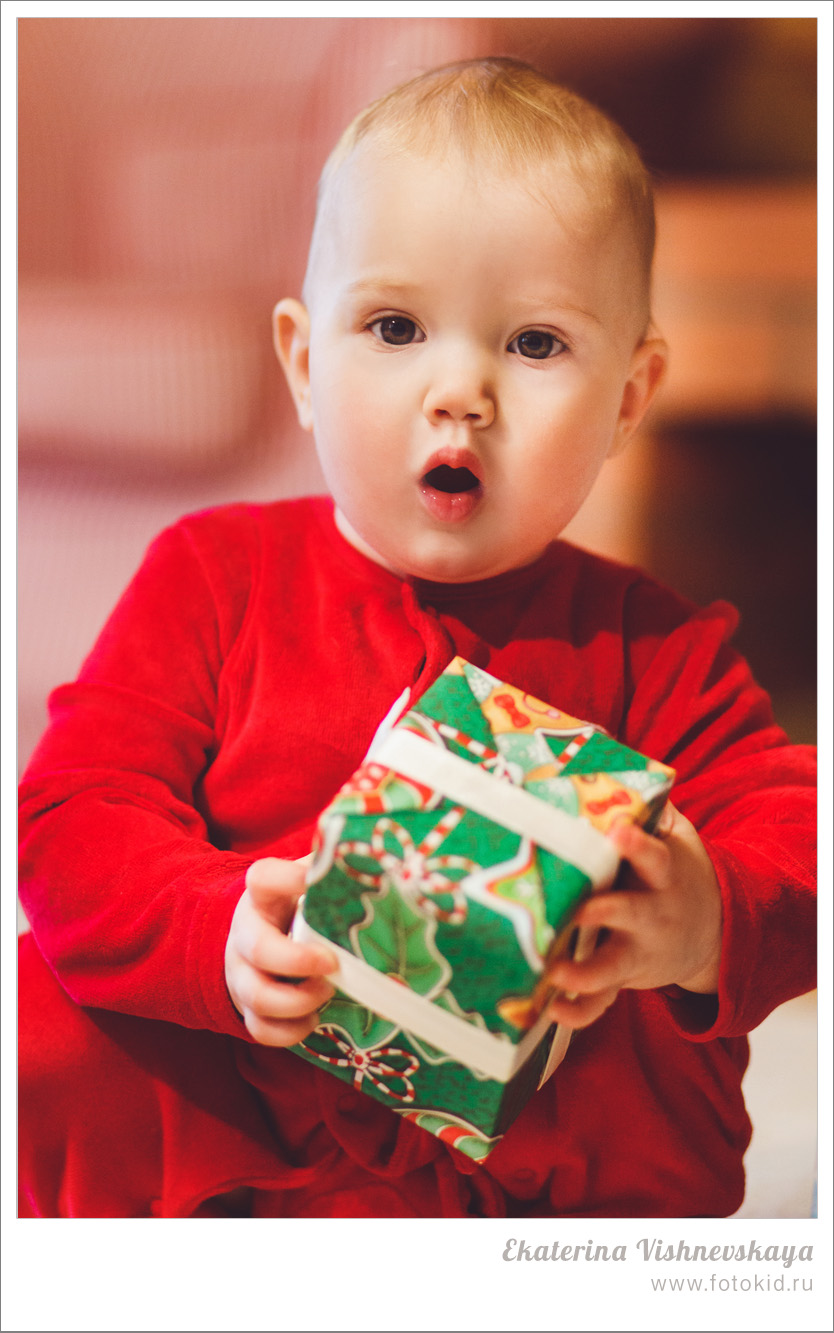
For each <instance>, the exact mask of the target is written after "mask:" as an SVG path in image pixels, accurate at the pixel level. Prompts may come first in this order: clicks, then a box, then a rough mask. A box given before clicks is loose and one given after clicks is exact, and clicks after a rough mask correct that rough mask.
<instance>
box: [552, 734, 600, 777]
mask: <svg viewBox="0 0 834 1333" xmlns="http://www.w3.org/2000/svg"><path fill="white" fill-rule="evenodd" d="M597 730H598V728H597V727H585V728H584V730H583V731H580V733H579V735H578V736H574V738H573V740H571V741H569V742H568V744H567V745H566V746H565V748H564V750H562V751H560V753H559V754H558V755H557V756H556V768H557V772H560V771H561V770H562V769H563V768H565V766H566V765H567V764H569V763H570V761H571V759H575V758H576V756H577V755H578V754H579V751H580V750H581V749H582V747H583V745H587V743H588V741H589V740H590V739H591V737H592V736H594V735H596V732H597Z"/></svg>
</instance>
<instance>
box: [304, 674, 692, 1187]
mask: <svg viewBox="0 0 834 1333" xmlns="http://www.w3.org/2000/svg"><path fill="white" fill-rule="evenodd" d="M673 780H674V772H673V770H672V769H670V768H668V767H666V766H665V765H663V764H660V763H658V762H656V761H655V760H652V759H648V758H646V757H645V756H644V755H641V754H639V753H637V752H636V751H634V750H630V749H628V748H627V747H626V746H624V745H621V744H619V742H617V741H615V740H613V739H612V738H611V737H610V736H609V735H608V734H607V733H606V732H605V731H604V730H603V729H602V728H600V727H598V726H595V725H593V724H591V723H587V722H583V721H581V720H579V719H577V718H574V717H571V716H569V715H568V714H566V713H564V712H562V711H561V710H560V709H559V708H557V707H553V706H551V705H550V704H546V703H542V702H541V701H540V700H538V699H534V698H532V697H531V696H530V695H528V694H525V693H524V692H523V691H521V690H519V689H517V688H515V687H514V686H512V685H508V684H506V683H504V682H503V681H500V680H497V679H496V678H495V677H494V676H491V675H490V674H489V673H487V672H486V671H482V670H480V669H479V668H478V667H475V666H473V665H472V664H471V663H469V662H465V661H463V659H461V658H455V659H454V660H453V661H452V662H451V663H450V665H449V666H448V667H447V669H446V671H444V673H443V675H442V676H440V677H439V678H438V679H437V680H436V681H435V682H434V684H433V685H432V686H431V687H430V688H429V689H428V690H427V691H426V692H425V694H423V695H422V696H421V697H420V698H419V699H418V700H417V701H416V702H415V703H413V704H412V706H411V707H410V708H409V709H408V711H406V712H405V713H404V715H403V716H401V717H400V718H399V720H398V721H397V722H396V723H394V724H391V725H386V726H385V727H383V728H381V729H380V732H378V734H377V737H376V738H375V740H374V743H373V745H372V746H371V749H370V751H369V753H368V756H367V758H366V760H365V762H364V763H363V764H362V765H361V767H360V768H359V769H358V770H357V772H356V773H355V774H354V775H353V776H352V777H351V778H350V779H349V781H348V782H347V783H346V784H345V786H344V787H343V788H342V789H341V790H340V791H339V792H338V793H337V795H336V796H335V798H334V800H333V801H332V802H331V804H330V805H329V806H328V807H327V809H326V810H325V811H324V813H323V814H322V815H321V817H320V819H319V822H318V827H317V831H316V839H315V844H314V849H313V859H312V862H311V864H310V866H309V868H308V872H307V879H306V891H305V896H304V898H303V900H302V903H301V905H300V907H299V912H298V914H297V916H296V921H295V923H294V926H293V935H294V937H295V938H299V939H307V940H319V941H324V942H326V944H327V946H328V947H329V948H330V949H331V951H332V952H333V953H334V954H335V955H336V957H337V958H338V963H339V967H338V972H337V973H334V974H333V975H332V978H331V979H332V980H333V982H334V984H335V985H336V986H337V988H338V989H337V991H336V994H335V995H334V996H333V998H332V999H331V1000H330V1001H329V1002H328V1003H327V1004H326V1005H325V1006H324V1007H323V1009H322V1010H321V1013H320V1024H319V1026H318V1027H317V1028H316V1030H315V1031H314V1032H312V1033H311V1034H310V1035H309V1036H308V1037H307V1038H305V1040H304V1041H303V1042H301V1043H300V1044H298V1045H296V1046H294V1047H293V1048H292V1049H293V1050H294V1051H295V1052H296V1053H297V1054H299V1055H300V1056H302V1057H303V1058H304V1059H306V1060H310V1061H312V1062H313V1063H315V1064H317V1065H319V1066H320V1067H321V1068H324V1069H327V1070H329V1071H330V1072H331V1073H332V1074H333V1075H335V1077H337V1078H340V1079H342V1080H343V1081H344V1082H345V1083H348V1084H350V1085H352V1086H353V1087H354V1088H356V1089H359V1090H360V1091H362V1092H364V1093H367V1094H368V1095H369V1096H371V1097H374V1098H376V1099H377V1100H378V1101H380V1102H382V1103H383V1104H384V1105H386V1106H388V1107H390V1108H391V1109H392V1110H393V1111H396V1112H397V1113H398V1114H400V1115H403V1116H405V1117H406V1118H408V1119H409V1120H412V1121H413V1122H414V1123H415V1124H417V1125H419V1126H421V1127H422V1128H424V1129H426V1130H428V1131H429V1132H431V1133H433V1134H436V1135H438V1136H439V1137H440V1138H442V1139H443V1140H445V1141H446V1142H447V1143H451V1144H453V1145H454V1146H455V1147H456V1148H458V1149H459V1150H460V1151H462V1152H464V1153H466V1154H467V1155H468V1156H470V1157H472V1158H474V1159H475V1160H478V1161H480V1160H483V1159H484V1158H485V1157H486V1156H487V1155H488V1154H489V1153H490V1152H491V1151H492V1149H493V1148H494V1146H495V1144H496V1143H497V1142H498V1141H499V1139H500V1138H501V1136H502V1135H503V1134H504V1133H505V1131H506V1129H507V1128H508V1127H509V1125H510V1124H511V1123H512V1121H513V1120H514V1119H515V1117H516V1116H517V1115H518V1113H519V1112H520V1111H521V1109H522V1107H523V1106H524V1104H525V1103H526V1101H527V1100H528V1099H529V1098H530V1097H531V1096H532V1095H533V1094H534V1093H535V1091H536V1090H537V1088H539V1087H540V1086H541V1085H542V1083H543V1082H544V1081H545V1080H546V1079H547V1078H548V1077H549V1076H550V1074H551V1073H552V1072H553V1070H554V1069H555V1068H556V1066H557V1065H558V1063H559V1061H560V1060H561V1058H562V1057H563V1056H564V1053H565V1050H566V1048H567V1043H568V1038H569V1034H568V1033H567V1032H565V1031H564V1030H560V1029H558V1028H556V1027H554V1025H553V1024H552V1023H551V1022H550V1021H549V1019H548V1016H547V1005H548V1001H549V1000H550V999H551V998H552V994H553V992H552V988H550V987H549V984H548V982H547V979H546V969H547V966H548V964H549V963H550V962H552V961H553V959H554V958H555V957H556V956H557V955H558V954H559V953H560V952H562V951H565V952H571V953H572V954H573V956H575V957H576V956H584V955H585V954H587V953H588V952H589V951H590V949H592V947H593V937H592V935H591V934H589V933H588V932H586V931H577V930H576V929H575V928H574V927H573V925H572V920H573V916H574V913H575V912H576V909H577V907H578V906H579V905H580V903H582V902H583V901H584V900H585V898H586V897H587V896H588V895H589V894H590V893H592V892H594V891H598V890H600V889H604V888H608V887H610V886H611V885H612V884H613V882H614V879H615V875H616V872H617V869H618V855H617V852H616V849H615V847H614V845H613V843H612V842H611V841H610V839H609V838H607V837H606V833H607V832H608V831H609V830H610V829H611V827H612V826H613V825H614V824H615V823H616V822H617V821H619V820H629V821H633V822H635V823H638V824H640V825H642V826H644V827H647V828H651V826H652V823H653V821H654V820H655V819H656V818H657V816H658V814H659V813H660V810H661V809H662V807H663V804H664V802H665V800H666V798H667V796H668V793H669V790H670V788H671V786H672V782H673Z"/></svg>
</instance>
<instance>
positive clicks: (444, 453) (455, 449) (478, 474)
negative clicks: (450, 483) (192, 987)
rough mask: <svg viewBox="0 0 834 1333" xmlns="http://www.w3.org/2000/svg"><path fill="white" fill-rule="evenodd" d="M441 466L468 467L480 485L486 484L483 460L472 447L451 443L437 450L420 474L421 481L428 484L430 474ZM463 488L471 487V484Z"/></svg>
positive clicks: (456, 468)
mask: <svg viewBox="0 0 834 1333" xmlns="http://www.w3.org/2000/svg"><path fill="white" fill-rule="evenodd" d="M439 467H447V468H453V469H455V470H458V469H460V470H462V469H464V468H466V469H467V470H468V471H469V472H471V473H472V475H473V477H474V478H475V480H476V481H477V482H478V484H479V485H480V486H483V484H484V469H483V465H482V463H481V460H480V459H479V457H478V455H477V454H476V453H475V452H474V451H473V450H472V449H467V448H466V447H465V446H459V445H454V444H449V445H444V446H443V448H441V449H437V450H435V452H434V453H433V454H432V456H431V458H430V459H429V460H428V462H427V464H426V466H425V468H424V469H423V471H422V473H421V475H420V481H421V482H423V483H424V484H426V482H427V478H428V476H429V474H430V473H431V472H434V470H435V469H436V468H439ZM429 484H430V483H429ZM463 489H467V490H468V489H471V484H470V485H469V486H466V487H464V488H463Z"/></svg>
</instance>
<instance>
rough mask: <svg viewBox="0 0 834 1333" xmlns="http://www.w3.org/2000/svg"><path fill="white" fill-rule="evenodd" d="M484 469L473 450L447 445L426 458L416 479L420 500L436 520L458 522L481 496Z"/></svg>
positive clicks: (466, 515) (471, 512) (469, 511)
mask: <svg viewBox="0 0 834 1333" xmlns="http://www.w3.org/2000/svg"><path fill="white" fill-rule="evenodd" d="M483 478H484V470H483V467H482V464H481V461H480V459H479V458H478V455H477V454H476V453H474V451H473V450H472V449H467V448H465V447H464V448H456V447H455V446H454V445H446V446H444V447H443V448H441V449H437V450H436V451H435V452H434V453H433V454H432V455H431V457H430V458H429V460H428V462H427V464H426V467H425V469H424V471H423V472H422V474H421V476H420V478H419V489H420V499H421V501H422V503H423V505H424V506H425V508H426V510H427V512H428V513H429V514H430V515H431V517H432V519H434V520H435V521H436V522H438V523H442V524H447V523H461V522H463V521H464V520H465V519H467V518H469V517H470V515H472V514H474V513H475V511H476V510H477V509H478V507H479V506H480V504H481V501H482V500H483V498H484V481H483Z"/></svg>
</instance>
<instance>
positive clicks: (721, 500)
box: [18, 17, 816, 1217]
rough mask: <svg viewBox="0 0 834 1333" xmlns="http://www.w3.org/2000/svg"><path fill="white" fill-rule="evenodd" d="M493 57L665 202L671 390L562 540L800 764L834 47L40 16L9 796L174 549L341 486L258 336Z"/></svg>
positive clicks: (21, 394) (763, 31)
mask: <svg viewBox="0 0 834 1333" xmlns="http://www.w3.org/2000/svg"><path fill="white" fill-rule="evenodd" d="M486 54H500V55H513V56H519V57H521V58H522V59H526V60H528V61H530V62H531V63H533V64H535V65H536V66H538V68H540V69H541V70H543V71H544V72H545V73H547V74H549V75H551V76H552V77H554V78H556V79H559V80H561V81H563V82H565V83H567V84H569V85H570V86H572V87H574V88H575V89H576V90H577V91H579V92H581V93H583V94H584V95H586V96H587V97H589V98H590V99H591V100H593V101H595V102H597V103H598V104H599V105H600V106H601V107H603V108H604V109H605V110H606V111H608V112H609V113H610V114H611V115H613V116H614V118H615V119H617V120H619V121H620V123H621V124H623V125H624V127H625V128H626V130H627V131H628V132H629V133H630V134H631V136H632V137H633V138H634V139H635V141H636V142H637V144H638V145H639V147H640V148H641V150H642V152H643V155H644V158H645V159H646V161H647V163H648V165H649V167H650V168H651V170H652V171H653V173H654V175H655V178H656V181H657V196H658V218H659V245H658V260H657V277H656V290H655V317H656V323H657V325H658V327H659V329H660V330H661V332H662V333H663V334H664V335H665V336H666V337H667V339H668V340H669V342H670V344H671V348H672V363H671V371H670V375H669V380H668V384H667V386H666V388H665V389H664V392H663V394H662V397H661V401H660V403H659V406H658V407H657V408H656V410H655V411H654V413H653V416H652V418H651V420H650V422H649V423H648V427H647V428H646V429H644V431H643V433H642V436H641V438H640V439H639V440H637V441H635V442H634V443H633V444H632V445H631V446H630V448H629V450H628V451H626V453H625V454H624V455H623V456H622V457H621V458H619V459H617V460H614V461H612V462H611V463H609V464H608V465H607V467H606V469H605V470H604V472H603V474H602V476H601V478H600V481H599V483H598V485H597V487H596V490H595V492H594V493H593V495H592V496H591V498H590V500H589V501H588V503H587V505H586V507H585V509H584V510H583V512H582V513H581V514H580V515H579V516H578V518H577V519H576V520H574V523H573V524H572V525H571V529H570V531H569V535H572V536H573V537H574V539H575V540H577V541H579V542H581V543H583V544H585V545H588V546H590V547H592V548H593V549H596V550H598V551H601V552H603V553H604V554H608V555H612V556H614V557H616V558H619V559H624V560H627V561H630V562H634V563H638V564H641V565H643V566H644V567H646V568H647V569H648V570H649V571H650V572H652V573H653V574H654V575H655V576H656V577H658V578H660V579H661V580H662V581H664V582H668V583H670V584H672V585H673V586H675V587H677V588H678V589H679V590H680V591H681V592H683V593H685V594H687V595H689V596H690V597H692V598H693V599H694V600H696V601H702V602H703V601H708V600H710V599H712V598H715V597H723V598H727V599H729V600H730V601H733V602H734V603H735V604H736V605H737V606H738V607H739V608H740V610H741V613H742V622H741V628H740V631H739V635H738V643H739V646H740V647H741V648H742V650H743V651H744V652H745V653H746V654H747V656H748V658H749V660H750V661H751V663H752V665H753V668H754V671H755V673H756V675H757V676H758V678H759V680H760V681H761V683H762V684H763V685H764V686H765V687H766V688H768V689H769V690H770V692H771V694H772V696H773V698H774V704H775V708H776V713H777V717H778V719H779V720H780V722H781V723H782V725H783V726H784V727H785V728H786V730H787V731H788V732H789V734H790V735H791V736H792V738H793V739H795V740H798V741H806V740H813V739H814V735H815V706H814V699H815V663H816V648H815V607H816V589H815V574H816V536H815V515H816V498H815V480H816V453H815V431H814V419H815V375H816V348H815V330H816V314H815V298H816V271H815V260H816V221H815V166H816V143H815V127H816V87H815V81H816V21H815V20H814V19H809V18H793V19H792V18H785V17H779V18H725V19H721V18H713V17H704V18H668V17H663V18H654V19H645V18H564V19H561V18H522V19H511V18H498V17H495V18H490V17H483V18H477V17H470V18H433V17H426V18H381V17H380V18H355V17H343V18H280V17H260V18H240V19H237V18H204V17H202V18H198V17H195V18H179V17H177V18H156V17H153V18H127V17H109V18H35V17H28V18H21V19H20V20H19V22H18V58H19V64H18V70H19V74H18V77H19V119H18V128H19V178H18V190H19V344H18V350H19V361H18V366H19V371H18V415H19V465H18V483H19V490H18V574H19V597H18V673H19V732H18V759H19V764H20V767H23V765H24V764H25V762H26V760H27V759H28V756H29V754H30V752H31V749H32V747H33V745H34V744H35V742H36V740H37V738H38V735H39V734H40V732H41V730H42V729H43V726H44V725H45V721H46V697H47V695H48V693H49V691H50V690H51V689H52V688H53V686H54V685H56V684H58V683H59V682H60V681H63V680H66V679H68V678H71V677H73V676H74V675H75V673H76V672H77V670H78V667H79V665H80V663H81V661H82V658H83V656H84V655H85V653H86V652H87V651H88V649H89V648H90V646H91V644H92V642H93V639H94V637H95V635H96V633H97V631H98V629H99V628H100V627H101V624H102V623H103V621H104V619H105V617H106V615H107V613H108V611H109V610H110V608H111V607H112V605H113V603H114V602H115V600H116V598H117V597H118V595H119V593H120V592H121V590H122V589H123V587H124V585H125V584H126V582H127V580H128V579H129V577H130V575H131V574H132V572H133V571H134V569H135V568H136V566H137V565H138V563H139V561H140V559H141V556H142V552H143V550H144V548H145V547H146V545H147V543H148V542H149V541H150V540H151V538H152V537H153V536H154V535H155V533H156V532H158V531H159V529H160V528H161V527H163V526H164V525H165V524H167V523H169V522H171V521H173V520H174V519H176V518H177V517H179V516H180V515H181V514H183V513H185V512H188V511H190V510H194V509H199V508H202V507H204V506H207V505H211V504H216V503H222V502H224V501H227V500H237V499H253V500H259V499H271V498H277V497H280V496H289V495H296V494H302V493H308V492H311V491H317V490H320V489H322V488H323V487H322V481H321V475H320V472H319V470H318V467H317V464H316V461H315V457H314V454H313V451H312V447H311V444H310V440H309V437H308V436H306V435H304V434H303V433H302V432H301V431H300V430H299V429H298V427H297V426H296V423H295V421H294V417H293V413H292V410H291V405H290V401H289V397H288V395H287V393H286V392H285V390H284V387H283V384H282V382H281V380H280V372H279V369H278V366H277V363H276V362H275V360H274V357H273V354H272V350H271V337H270V314H271V309H272V306H273V305H274V303H275V301H276V300H277V299H278V298H280V297H281V296H285V295H297V294H298V292H299V289H300V284H301V278H302V275H303V269H304V262H305V258H306V246H307V242H308V239H309V233H310V226H311V223H312V216H313V199H314V190H315V183H316V180H317V177H318V173H319V171H320V168H321V166H322V164H323V162H324V159H325V157H326V156H327V153H328V151H329V149H330V147H331V146H332V144H333V142H334V141H335V139H336V137H337V136H338V134H339V132H340V130H341V129H342V127H343V126H344V124H345V123H346V122H347V121H348V120H349V119H350V118H351V116H352V115H353V114H354V113H355V112H356V111H358V110H359V109H360V108H361V107H362V106H364V105H365V104H366V103H367V102H368V101H369V100H370V99H371V98H373V97H375V96H377V95H379V94H381V93H383V92H385V91H387V89H388V88H390V87H392V86H393V85H395V84H397V83H399V82H401V81H403V80H404V79H406V78H408V77H410V76H412V75H414V74H417V73H420V72H421V71H423V70H425V69H427V68H430V67H431V66H434V65H437V64H441V63H444V62H448V61H452V60H457V59H462V58H466V57H470V56H478V55H486ZM814 1012H815V1010H814V999H813V997H807V998H805V999H803V1000H799V1001H795V1002H794V1003H793V1005H790V1006H785V1007H784V1009H783V1011H777V1014H776V1015H774V1017H773V1019H771V1020H768V1023H766V1024H765V1025H764V1026H763V1028H761V1029H760V1030H759V1032H758V1033H757V1034H754V1060H753V1069H752V1070H751V1075H750V1080H749V1092H750V1095H751V1098H753V1099H754V1100H755V1107H754V1117H755V1119H756V1124H757V1129H756V1138H755V1139H754V1146H753V1150H751V1156H750V1159H749V1161H750V1169H751V1188H750V1190H749V1192H748V1200H747V1202H746V1204H745V1210H748V1209H752V1211H750V1212H747V1215H749V1216H760V1217H761V1216H803V1215H805V1216H807V1215H808V1211H809V1209H810V1206H811V1203H810V1200H811V1188H812V1180H813V1171H814V1148H813V1143H814V1134H815V1105H814V1102H815V1088H814V1072H813V1071H814V1035H813V1033H814V1027H813V1020H814ZM788 1048H789V1055H787V1054H786V1052H788ZM786 1059H789V1060H790V1061H792V1062H793V1063H792V1064H791V1077H790V1078H781V1077H779V1078H777V1079H775V1080H774V1078H773V1077H772V1072H773V1067H774V1063H773V1062H774V1061H776V1062H778V1064H779V1066H780V1067H784V1062H785V1060H786ZM758 1068H761V1070H762V1071H763V1075H762V1077H761V1078H760V1079H759V1082H758V1083H757V1078H758V1074H757V1072H756V1071H757V1069H758ZM757 1088H759V1091H757V1090H756V1089H757ZM743 1212H744V1210H743Z"/></svg>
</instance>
